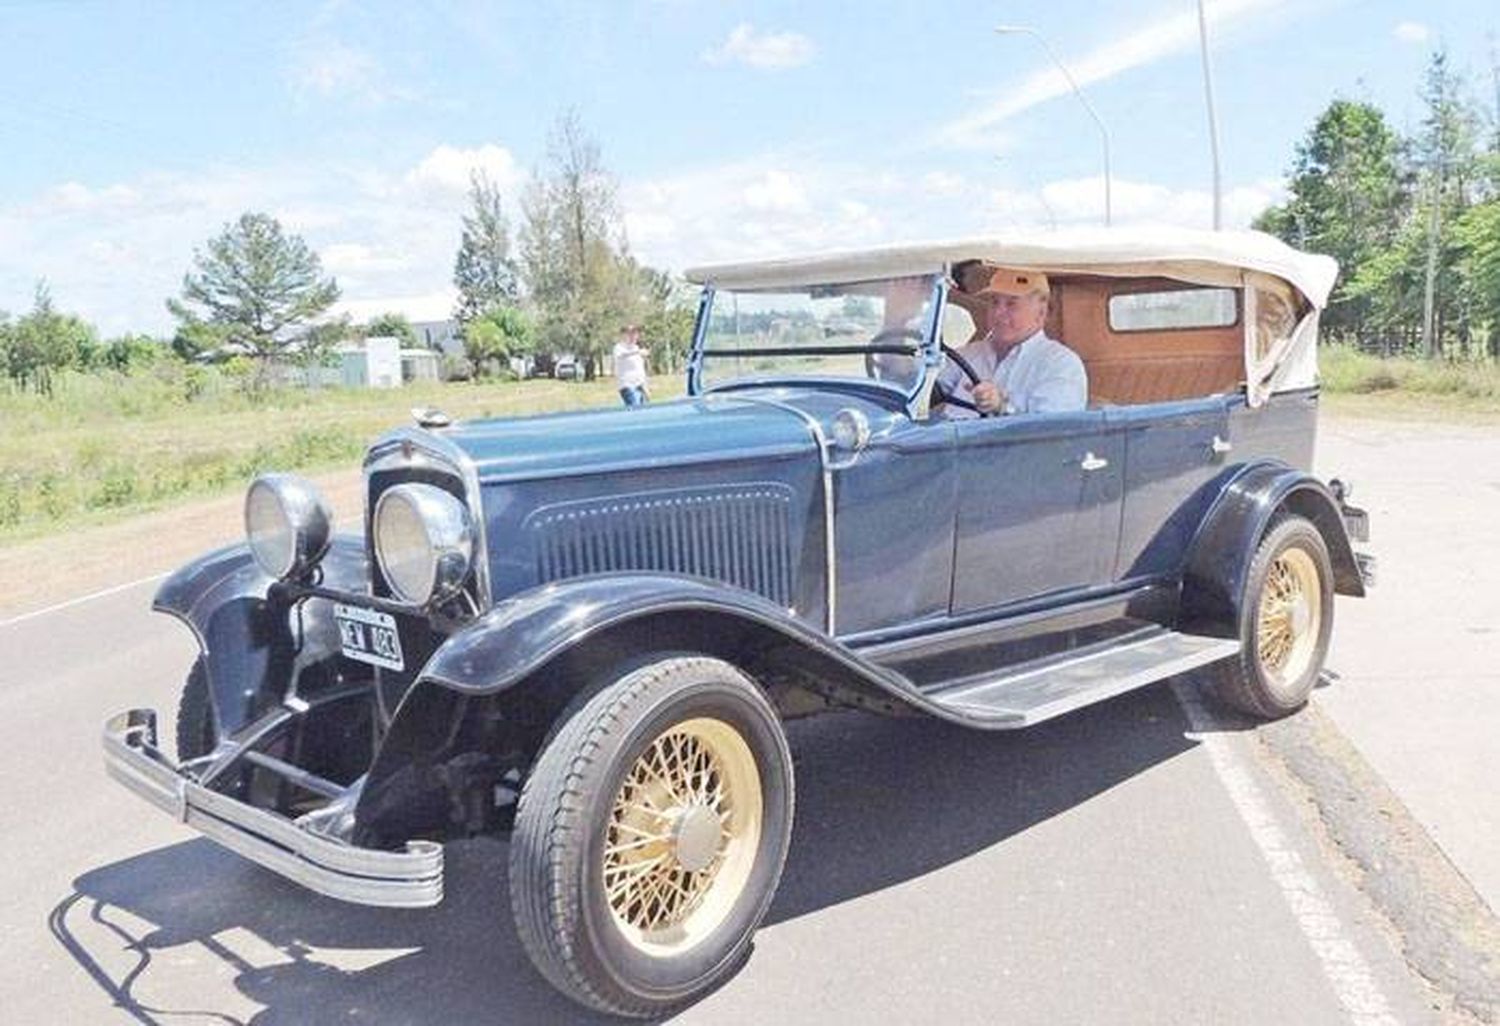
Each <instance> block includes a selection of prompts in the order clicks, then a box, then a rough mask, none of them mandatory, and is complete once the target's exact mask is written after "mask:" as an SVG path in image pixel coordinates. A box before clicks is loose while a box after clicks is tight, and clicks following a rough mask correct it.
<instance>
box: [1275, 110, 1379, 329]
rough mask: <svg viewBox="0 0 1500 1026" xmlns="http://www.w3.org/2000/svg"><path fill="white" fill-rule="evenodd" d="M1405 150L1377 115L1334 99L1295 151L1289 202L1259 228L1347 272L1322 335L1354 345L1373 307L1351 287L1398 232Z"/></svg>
mask: <svg viewBox="0 0 1500 1026" xmlns="http://www.w3.org/2000/svg"><path fill="white" fill-rule="evenodd" d="M1405 184H1406V183H1405V178H1404V171H1403V167H1402V144H1401V140H1400V139H1399V137H1398V136H1397V135H1396V133H1395V132H1394V131H1393V130H1392V129H1391V127H1390V126H1389V124H1387V122H1386V119H1385V115H1384V114H1382V113H1381V111H1380V110H1379V108H1377V107H1374V106H1372V105H1371V104H1368V103H1363V102H1357V101H1352V100H1334V101H1333V102H1332V103H1331V104H1329V105H1328V108H1327V109H1326V110H1324V111H1323V113H1322V114H1321V115H1319V117H1318V120H1317V121H1316V122H1315V123H1314V125H1313V127H1312V128H1311V129H1310V130H1309V131H1308V133H1307V136H1306V137H1305V138H1304V139H1303V140H1302V142H1301V143H1299V144H1298V146H1297V153H1296V158H1295V159H1294V161H1293V164H1292V170H1291V173H1290V178H1289V181H1288V183H1287V191H1288V193H1289V194H1290V195H1289V198H1288V200H1287V202H1286V203H1285V204H1283V205H1281V206H1275V207H1271V208H1270V209H1269V210H1267V211H1266V212H1265V213H1263V214H1262V215H1261V216H1260V217H1259V218H1257V219H1256V222H1255V226H1256V227H1257V228H1260V229H1262V230H1263V231H1268V232H1270V233H1272V234H1273V235H1277V236H1279V237H1281V238H1282V239H1284V240H1286V241H1287V242H1289V243H1291V244H1292V245H1294V246H1298V247H1299V248H1303V249H1310V250H1314V251H1316V252H1319V253H1327V254H1328V255H1330V256H1332V257H1333V258H1334V259H1336V260H1337V261H1338V262H1339V266H1340V267H1341V268H1342V269H1343V272H1344V278H1343V284H1341V286H1340V288H1339V289H1337V290H1336V291H1335V293H1334V296H1333V297H1332V301H1331V302H1330V304H1329V308H1328V311H1327V312H1326V314H1325V315H1324V318H1323V325H1324V329H1325V331H1327V332H1328V333H1329V334H1331V335H1335V336H1337V335H1345V336H1346V337H1350V338H1351V339H1352V338H1357V337H1359V336H1361V335H1362V334H1363V332H1364V330H1365V327H1366V326H1365V319H1366V317H1367V315H1368V314H1369V301H1368V297H1367V295H1366V294H1365V293H1362V292H1350V291H1348V289H1347V287H1346V286H1347V284H1348V283H1349V281H1350V280H1352V278H1353V276H1354V275H1355V274H1357V272H1358V270H1359V269H1360V268H1361V267H1362V266H1363V265H1364V264H1365V262H1366V261H1368V260H1369V259H1371V258H1372V257H1373V256H1375V255H1377V254H1381V253H1384V252H1386V251H1387V250H1388V248H1389V247H1390V246H1391V244H1392V243H1393V242H1394V241H1395V238H1396V236H1397V234H1398V233H1399V232H1400V229H1401V225H1402V222H1403V219H1404V213H1405V208H1406V204H1407V197H1406V190H1405Z"/></svg>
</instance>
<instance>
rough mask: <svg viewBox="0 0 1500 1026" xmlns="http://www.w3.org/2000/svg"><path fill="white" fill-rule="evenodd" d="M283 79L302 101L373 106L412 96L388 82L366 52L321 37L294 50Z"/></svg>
mask: <svg viewBox="0 0 1500 1026" xmlns="http://www.w3.org/2000/svg"><path fill="white" fill-rule="evenodd" d="M287 79H288V82H289V84H290V85H291V88H292V92H293V94H294V95H295V96H297V97H298V98H299V99H304V100H305V99H309V98H320V99H347V100H354V101H356V102H358V103H363V104H366V105H368V106H372V107H373V106H379V105H381V104H384V103H387V102H390V101H392V100H410V99H413V98H414V97H415V93H414V92H413V91H412V90H410V89H406V88H403V87H400V86H397V85H394V84H392V83H391V82H390V80H389V79H388V78H387V76H386V74H385V70H384V68H382V67H381V65H380V62H379V61H377V60H376V59H375V58H374V57H373V56H371V54H370V53H369V52H368V51H365V50H361V49H359V48H357V47H353V46H349V45H347V44H345V43H340V42H338V41H337V40H332V39H327V38H322V37H316V38H311V39H308V40H306V41H305V42H303V43H302V44H300V45H299V46H298V47H297V48H296V49H295V51H294V52H293V55H292V62H291V67H290V68H289V69H288V71H287Z"/></svg>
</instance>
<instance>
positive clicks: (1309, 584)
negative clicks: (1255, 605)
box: [1255, 548, 1323, 685]
mask: <svg viewBox="0 0 1500 1026" xmlns="http://www.w3.org/2000/svg"><path fill="white" fill-rule="evenodd" d="M1322 624H1323V588H1322V581H1321V580H1320V578H1319V576H1318V565H1317V563H1315V562H1314V561H1313V558H1312V556H1311V555H1309V554H1308V553H1307V552H1306V551H1305V550H1303V549H1299V548H1290V549H1287V550H1286V551H1285V552H1283V553H1281V554H1280V555H1279V556H1277V557H1276V560H1275V562H1273V563H1272V564H1271V569H1270V571H1269V572H1268V573H1267V574H1266V582H1265V586H1264V587H1262V588H1261V592H1260V607H1259V609H1258V610H1257V611H1256V617H1255V637H1256V647H1257V652H1258V654H1259V656H1260V665H1261V668H1262V669H1263V670H1264V671H1265V672H1266V674H1267V675H1268V676H1269V677H1271V679H1272V680H1274V681H1275V682H1276V683H1277V684H1282V685H1285V684H1289V683H1290V682H1292V681H1295V680H1298V679H1299V678H1300V677H1301V676H1302V674H1304V673H1306V672H1307V668H1308V665H1309V664H1310V663H1311V661H1312V659H1313V654H1314V652H1315V651H1316V650H1317V647H1318V635H1319V633H1320V630H1321V628H1322Z"/></svg>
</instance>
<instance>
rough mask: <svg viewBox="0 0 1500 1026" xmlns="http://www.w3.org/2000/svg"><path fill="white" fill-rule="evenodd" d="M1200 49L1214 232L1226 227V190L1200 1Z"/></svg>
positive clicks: (1206, 32) (1205, 23) (1203, 17)
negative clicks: (1211, 165)
mask: <svg viewBox="0 0 1500 1026" xmlns="http://www.w3.org/2000/svg"><path fill="white" fill-rule="evenodd" d="M1198 48H1199V49H1200V50H1202V51H1203V95H1204V97H1205V98H1206V99H1207V100H1208V145H1209V149H1210V151H1211V152H1212V154H1213V161H1214V231H1218V230H1219V229H1220V228H1222V227H1224V189H1223V185H1222V183H1221V180H1220V177H1219V116H1218V114H1217V112H1216V111H1215V110H1214V73H1213V68H1212V67H1211V66H1210V65H1209V62H1208V15H1207V14H1206V13H1205V12H1204V10H1203V0H1198Z"/></svg>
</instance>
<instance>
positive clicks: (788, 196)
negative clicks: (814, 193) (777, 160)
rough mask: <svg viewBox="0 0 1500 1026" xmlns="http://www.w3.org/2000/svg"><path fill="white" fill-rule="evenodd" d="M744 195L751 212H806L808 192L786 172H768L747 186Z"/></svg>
mask: <svg viewBox="0 0 1500 1026" xmlns="http://www.w3.org/2000/svg"><path fill="white" fill-rule="evenodd" d="M742 195H743V196H744V198H745V205H746V206H748V207H749V208H750V209H751V210H804V209H806V207H807V192H806V190H805V189H804V188H803V186H802V183H801V182H799V181H798V180H797V178H796V177H795V176H793V175H789V174H787V173H786V172H785V171H767V172H766V173H765V175H763V176H762V177H761V178H759V179H757V180H756V181H754V182H751V183H750V184H749V185H747V186H745V188H744V191H743V193H742Z"/></svg>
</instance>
